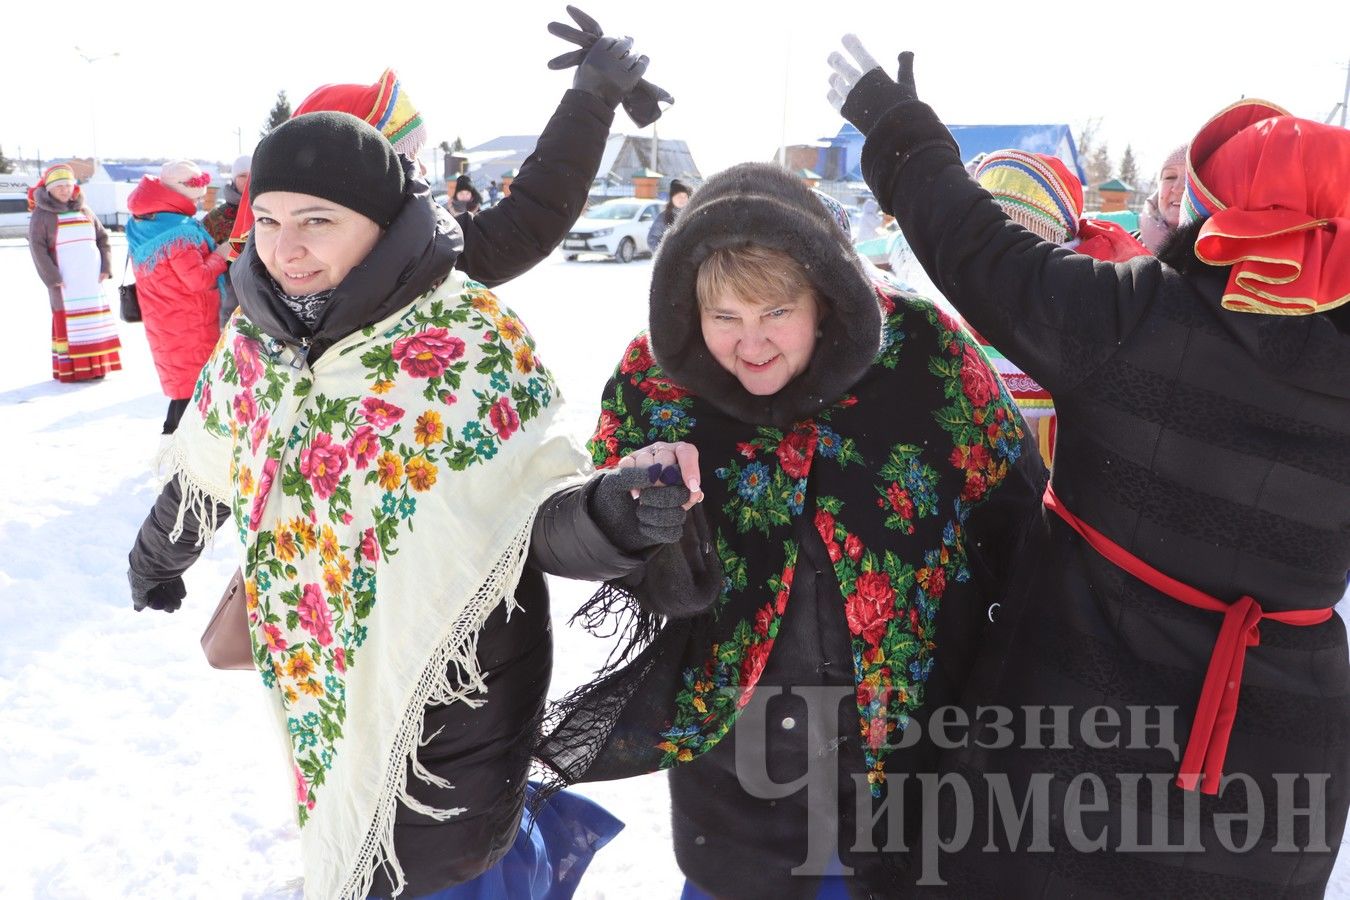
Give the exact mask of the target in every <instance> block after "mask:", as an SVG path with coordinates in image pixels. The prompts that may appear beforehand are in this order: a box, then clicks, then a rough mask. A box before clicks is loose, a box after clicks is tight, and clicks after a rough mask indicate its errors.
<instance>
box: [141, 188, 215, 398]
mask: <svg viewBox="0 0 1350 900" xmlns="http://www.w3.org/2000/svg"><path fill="white" fill-rule="evenodd" d="M127 207H128V209H130V210H131V214H132V216H134V218H133V219H132V220H131V222H129V223H128V224H127V244H128V250H129V252H130V254H131V262H132V266H133V268H134V269H135V272H136V295H137V297H138V298H139V300H140V304H141V316H142V319H143V321H144V323H145V338H146V340H147V341H149V343H150V353H151V355H152V356H153V357H154V360H155V370H156V371H157V372H158V373H159V383H160V386H161V387H162V388H163V390H164V394H165V396H167V397H169V398H170V399H174V400H180V399H183V398H185V397H190V396H192V388H193V385H195V384H196V382H197V375H198V373H199V372H201V369H202V364H203V363H205V362H206V360H207V358H208V357H209V356H210V355H211V351H212V350H213V349H214V348H215V346H216V341H217V340H219V339H220V323H219V315H220V291H221V288H222V283H221V275H222V274H224V272H225V265H226V263H225V259H224V257H222V256H219V255H218V254H214V253H212V252H211V251H212V250H214V249H215V246H216V244H215V241H213V240H211V236H210V235H209V234H207V232H206V229H205V228H203V227H202V224H201V223H200V222H198V221H197V220H196V219H194V218H193V217H192V214H193V212H195V206H194V205H193V202H192V201H191V200H189V199H188V198H186V197H184V196H183V195H182V194H180V193H178V192H177V191H174V190H172V189H171V188H168V187H166V186H164V185H162V184H160V181H159V179H158V178H156V177H154V176H153V175H146V176H145V177H144V178H142V179H141V183H140V184H139V185H138V186H137V187H136V189H135V190H134V191H132V192H131V196H130V197H128V198H127Z"/></svg>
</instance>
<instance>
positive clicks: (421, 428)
mask: <svg viewBox="0 0 1350 900" xmlns="http://www.w3.org/2000/svg"><path fill="white" fill-rule="evenodd" d="M443 434H445V426H444V425H442V424H441V414H440V413H438V412H436V411H435V410H434V409H429V410H427V411H426V412H424V413H422V414H421V415H420V416H418V417H417V425H416V427H414V428H413V439H414V440H416V441H417V443H419V444H421V445H422V446H423V447H430V446H431V445H432V444H435V443H437V442H439V441H440V439H441V436H442V435H443Z"/></svg>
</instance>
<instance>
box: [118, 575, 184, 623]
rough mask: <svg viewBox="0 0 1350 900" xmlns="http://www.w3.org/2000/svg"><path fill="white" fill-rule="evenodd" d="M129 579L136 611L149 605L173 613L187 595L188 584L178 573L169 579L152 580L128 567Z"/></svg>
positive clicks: (132, 601)
mask: <svg viewBox="0 0 1350 900" xmlns="http://www.w3.org/2000/svg"><path fill="white" fill-rule="evenodd" d="M127 581H129V582H130V583H131V603H132V605H133V606H134V607H135V608H136V612H140V611H141V610H143V609H145V608H146V607H147V606H148V607H150V608H151V609H158V610H161V611H163V612H169V613H171V612H173V611H174V610H176V609H178V607H180V606H182V605H183V598H184V597H186V596H187V586H186V585H184V584H183V579H182V578H181V577H180V576H178V575H175V576H174V577H173V578H172V579H170V580H169V581H151V580H149V579H148V578H143V577H141V576H140V575H137V574H136V573H135V572H133V571H131V570H130V569H128V570H127Z"/></svg>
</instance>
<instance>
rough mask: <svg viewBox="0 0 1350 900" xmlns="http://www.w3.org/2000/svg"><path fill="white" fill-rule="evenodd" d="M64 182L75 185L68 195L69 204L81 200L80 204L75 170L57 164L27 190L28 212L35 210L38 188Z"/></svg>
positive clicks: (62, 164) (80, 196)
mask: <svg viewBox="0 0 1350 900" xmlns="http://www.w3.org/2000/svg"><path fill="white" fill-rule="evenodd" d="M64 181H69V182H70V183H71V184H73V185H75V190H74V192H73V193H72V194H71V195H70V200H71V202H73V201H76V200H81V202H83V201H82V199H81V198H82V195H81V194H80V182H79V179H77V178H76V177H75V170H74V169H72V168H71V167H70V166H68V165H66V164H65V163H57V164H56V165H54V166H49V167H48V168H47V171H45V172H43V173H42V177H41V178H39V179H38V183H37V184H35V185H33V186H32V187H30V188H29V189H28V211H29V212H32V211H33V210H35V209H37V190H38V188H49V187H51V186H52V185H56V184H61V183H62V182H64Z"/></svg>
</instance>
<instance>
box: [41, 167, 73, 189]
mask: <svg viewBox="0 0 1350 900" xmlns="http://www.w3.org/2000/svg"><path fill="white" fill-rule="evenodd" d="M74 180H75V170H74V169H72V168H71V167H70V166H68V165H66V164H65V163H57V164H56V165H54V166H52V167H51V168H49V169H48V170H47V171H46V172H43V173H42V185H43V186H44V187H51V186H52V185H54V184H60V183H61V182H63V181H74Z"/></svg>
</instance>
